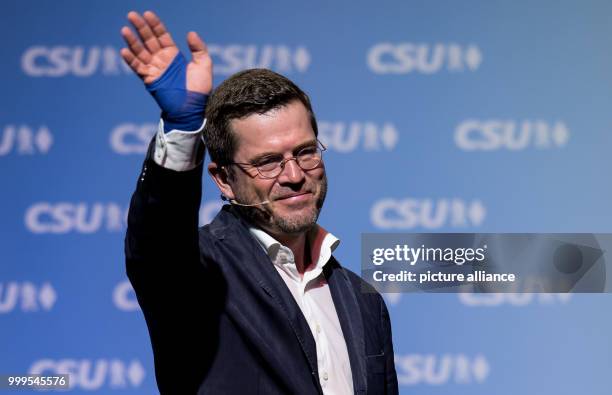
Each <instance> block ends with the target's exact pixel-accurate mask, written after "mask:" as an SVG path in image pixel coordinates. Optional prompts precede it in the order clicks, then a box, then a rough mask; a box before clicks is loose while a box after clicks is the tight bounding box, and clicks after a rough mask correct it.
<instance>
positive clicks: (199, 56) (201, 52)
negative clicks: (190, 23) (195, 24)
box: [187, 32, 208, 63]
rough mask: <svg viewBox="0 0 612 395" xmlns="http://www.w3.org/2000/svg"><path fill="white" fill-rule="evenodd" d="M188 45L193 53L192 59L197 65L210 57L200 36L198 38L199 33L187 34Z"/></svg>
mask: <svg viewBox="0 0 612 395" xmlns="http://www.w3.org/2000/svg"><path fill="white" fill-rule="evenodd" d="M187 45H188V46H189V50H190V51H191V59H192V60H193V61H194V62H195V63H200V62H202V61H204V60H205V59H206V58H207V57H208V48H207V47H206V44H205V43H204V41H202V39H201V38H200V36H198V33H196V32H189V33H187Z"/></svg>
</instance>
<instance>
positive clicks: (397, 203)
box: [370, 198, 486, 229]
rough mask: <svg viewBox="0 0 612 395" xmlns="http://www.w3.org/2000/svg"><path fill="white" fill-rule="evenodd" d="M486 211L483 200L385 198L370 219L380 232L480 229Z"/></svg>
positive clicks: (373, 207)
mask: <svg viewBox="0 0 612 395" xmlns="http://www.w3.org/2000/svg"><path fill="white" fill-rule="evenodd" d="M485 216H486V208H485V206H484V204H483V203H482V202H481V201H480V200H472V201H469V202H468V201H465V200H462V199H437V200H434V199H427V198H426V199H416V198H405V199H393V198H383V199H380V200H378V201H377V202H375V203H374V205H373V206H372V209H371V211H370V219H371V221H372V224H373V225H374V226H376V227H378V228H380V229H413V228H418V227H421V228H425V229H439V228H442V227H452V228H464V227H472V226H480V225H481V224H482V222H483V221H484V219H485Z"/></svg>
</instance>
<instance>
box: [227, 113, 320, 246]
mask: <svg viewBox="0 0 612 395" xmlns="http://www.w3.org/2000/svg"><path fill="white" fill-rule="evenodd" d="M231 127H232V131H233V132H234V133H235V135H236V137H237V142H238V147H237V150H236V153H235V154H234V162H238V163H257V162H258V161H259V160H261V159H262V158H265V157H267V156H270V155H280V156H282V157H283V158H285V159H287V158H291V157H293V156H295V155H296V154H297V152H298V151H299V150H300V149H301V148H304V147H305V146H313V145H316V144H317V142H316V137H315V134H314V131H313V130H312V126H311V124H310V117H309V114H308V111H307V110H306V108H305V107H304V105H303V104H302V103H301V102H299V101H292V102H291V103H289V104H287V105H285V106H283V107H280V108H277V109H274V110H271V111H268V112H267V113H264V114H251V115H249V116H247V117H244V118H241V119H234V120H232V121H231ZM232 170H233V172H234V175H235V177H234V178H233V179H232V180H231V181H230V182H229V183H230V185H231V187H232V191H233V193H234V196H235V200H236V201H237V202H238V203H242V204H254V203H260V202H264V201H269V203H267V204H263V205H258V206H255V207H240V209H241V211H242V212H243V213H244V214H245V215H246V216H247V217H249V219H250V220H251V221H252V222H254V223H255V224H256V225H258V226H260V227H262V228H263V229H265V230H266V231H268V232H270V233H271V234H273V235H277V236H286V235H296V234H299V233H302V232H305V231H307V230H308V229H310V228H311V227H312V226H313V225H314V224H315V223H316V221H317V218H318V216H319V211H320V209H321V207H322V205H323V201H324V200H325V194H326V192H327V178H326V176H325V168H324V166H323V163H321V164H320V165H319V166H318V167H317V168H315V169H312V170H308V171H304V170H302V169H301V168H300V167H299V166H298V164H297V163H296V161H295V160H290V161H288V162H286V163H285V167H284V169H283V170H282V172H281V173H280V175H279V176H278V177H276V178H272V179H266V178H262V177H261V176H260V175H259V174H258V173H257V169H255V168H251V167H242V169H240V168H238V166H236V165H234V169H232Z"/></svg>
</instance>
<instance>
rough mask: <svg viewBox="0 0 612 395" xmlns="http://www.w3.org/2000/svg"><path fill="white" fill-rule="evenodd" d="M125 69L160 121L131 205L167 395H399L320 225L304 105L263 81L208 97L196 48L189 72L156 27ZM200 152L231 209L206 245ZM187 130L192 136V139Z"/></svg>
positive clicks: (203, 59)
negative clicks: (134, 77)
mask: <svg viewBox="0 0 612 395" xmlns="http://www.w3.org/2000/svg"><path fill="white" fill-rule="evenodd" d="M128 19H129V21H130V22H131V23H132V25H133V26H134V27H135V28H136V30H137V32H138V37H137V36H136V34H134V33H133V32H132V31H131V30H130V29H129V28H128V27H124V28H123V29H122V35H123V37H124V39H125V40H126V42H127V48H124V49H122V52H121V53H122V56H123V58H124V59H125V61H126V62H127V63H128V64H129V65H130V67H131V68H132V69H133V70H134V71H135V72H136V73H137V74H138V75H139V76H140V77H141V78H142V80H143V81H144V82H145V84H146V86H147V89H148V90H149V91H150V92H151V94H152V95H153V97H154V98H155V100H156V101H157V103H158V104H159V105H160V107H161V110H162V121H161V122H160V130H159V132H158V134H157V136H156V138H155V139H154V140H153V141H152V143H151V146H150V149H149V153H148V155H147V159H146V160H145V163H144V166H143V170H142V173H141V176H140V178H139V181H138V184H137V188H136V192H135V193H134V195H133V197H132V202H131V205H130V212H129V216H128V231H127V235H126V261H127V272H128V276H129V278H130V281H131V282H132V284H133V286H134V289H135V291H136V294H137V296H138V301H139V303H140V305H141V307H142V310H143V312H144V314H145V318H146V321H147V325H148V328H149V333H150V336H151V341H152V344H153V351H154V357H155V371H156V377H157V383H158V387H159V389H160V392H161V393H164V394H166V393H167V394H192V393H198V394H325V395H328V394H352V393H356V394H366V393H367V394H396V393H397V392H398V390H397V378H396V374H395V367H394V362H393V345H392V340H391V328H390V322H389V316H388V312H387V309H386V307H385V304H384V302H383V299H382V298H381V296H380V295H379V294H377V293H374V292H369V293H367V292H362V287H363V286H364V283H363V281H362V280H361V279H360V278H359V277H358V276H357V275H355V274H354V273H352V272H350V271H348V270H346V269H344V268H342V267H341V266H340V264H339V263H338V262H337V261H336V260H335V259H334V257H333V256H332V251H333V249H334V248H335V247H336V246H337V244H338V240H337V239H336V238H335V237H334V236H333V235H331V234H330V233H328V232H326V231H325V230H324V229H323V228H321V227H320V226H318V225H317V224H316V221H317V218H318V215H319V211H320V209H321V207H322V205H323V201H324V200H325V194H326V191H327V179H326V176H325V167H324V164H323V158H322V152H323V151H324V150H325V147H323V145H322V144H321V143H320V142H319V141H318V140H317V125H316V120H315V117H314V114H313V111H312V108H311V105H310V101H309V99H308V96H307V95H306V94H304V93H303V92H302V91H301V90H300V89H299V88H298V87H297V86H296V85H295V84H293V83H292V82H291V81H289V80H288V79H286V78H285V77H283V76H281V75H279V74H276V73H274V72H272V71H269V70H262V69H255V70H247V71H244V72H240V73H237V74H236V75H234V76H232V77H230V78H229V79H227V80H226V81H225V82H223V83H222V84H221V85H220V86H219V87H218V88H217V89H216V90H215V91H214V93H213V94H212V95H211V96H210V98H208V95H209V94H210V92H211V90H212V62H211V59H210V56H209V55H208V53H207V50H206V46H205V44H204V42H203V41H202V40H201V39H200V38H199V37H198V36H197V34H196V33H193V32H191V33H189V34H188V35H187V42H188V44H189V48H190V51H191V54H192V60H191V62H189V63H187V62H186V61H185V60H184V58H183V57H182V55H180V53H179V51H178V49H177V47H176V45H175V44H174V42H173V40H172V38H171V36H170V34H169V33H168V32H167V31H166V29H165V27H164V26H163V24H162V23H161V21H160V20H159V18H158V17H157V16H156V15H155V14H153V13H152V12H145V13H144V14H143V15H142V16H141V15H139V14H137V13H135V12H130V13H129V14H128ZM204 107H206V119H207V121H206V126H205V127H204V140H205V141H206V147H207V149H208V151H209V153H210V156H211V163H210V164H209V165H208V171H209V173H210V175H211V176H212V178H213V179H214V181H215V183H216V184H217V186H218V188H219V190H220V191H221V194H222V196H223V197H224V198H225V199H226V200H229V202H230V203H231V205H226V206H224V207H223V209H222V210H221V212H220V213H219V214H218V215H217V217H216V218H215V219H214V220H213V222H212V223H211V224H210V225H207V226H204V227H203V228H201V229H200V230H199V231H198V227H197V222H198V209H199V204H200V199H201V176H202V166H203V165H202V160H203V155H204V148H203V145H202V144H201V138H200V136H201V134H200V130H201V129H202V126H203V125H202V124H203V112H204ZM190 131H191V132H190Z"/></svg>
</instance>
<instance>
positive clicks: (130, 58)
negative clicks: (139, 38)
mask: <svg viewBox="0 0 612 395" xmlns="http://www.w3.org/2000/svg"><path fill="white" fill-rule="evenodd" d="M120 53H121V57H122V58H123V60H124V61H125V63H127V64H128V66H130V68H131V69H132V70H133V71H134V72H135V73H136V74H138V75H139V76H140V77H141V78H144V77H145V76H146V74H147V66H146V65H145V64H144V63H143V62H141V61H140V59H138V57H137V56H136V55H135V54H134V53H133V52H132V51H130V50H129V49H128V48H121V51H120Z"/></svg>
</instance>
